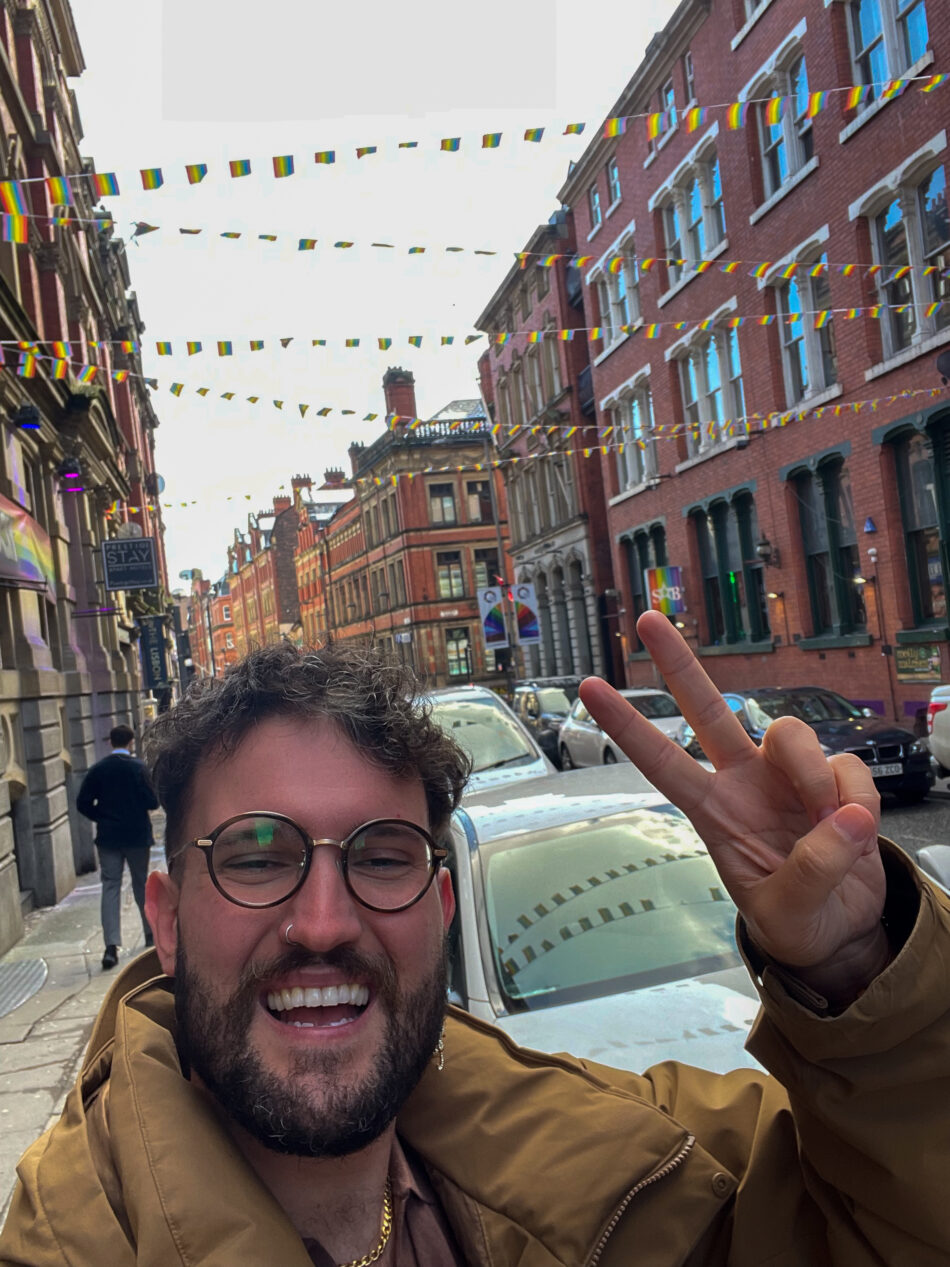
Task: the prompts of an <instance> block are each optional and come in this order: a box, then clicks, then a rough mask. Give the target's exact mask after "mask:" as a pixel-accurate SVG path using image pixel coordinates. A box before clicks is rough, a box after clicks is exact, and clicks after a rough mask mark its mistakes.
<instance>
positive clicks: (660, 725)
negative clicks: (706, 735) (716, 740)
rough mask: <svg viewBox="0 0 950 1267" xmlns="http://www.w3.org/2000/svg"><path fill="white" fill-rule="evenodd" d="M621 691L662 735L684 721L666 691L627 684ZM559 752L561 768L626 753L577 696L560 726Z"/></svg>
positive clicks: (604, 762)
mask: <svg viewBox="0 0 950 1267" xmlns="http://www.w3.org/2000/svg"><path fill="white" fill-rule="evenodd" d="M620 694H621V695H622V696H623V698H624V699H625V700H629V701H630V703H631V704H632V705H633V707H634V708H635V709H636V710H637V712H638V713H642V714H643V716H644V717H645V718H646V719H647V721H650V722H652V723H653V725H654V726H656V728H657V729H658V730H660V731H662V732H663V734H664V735H666V736H667V737H668V738H670V739H675V738H676V737H677V733H678V731H679V729H680V727H681V726H682V725H683V714H682V713H681V712H680V707H679V704H677V702H676V700H675V699H674V698H673V696H672V695H670V694H669V693H668V692H667V691H658V690H653V689H650V688H647V687H630V688H629V689H627V690H624V691H620ZM558 755H559V756H560V758H561V768H562V769H564V770H576V769H579V768H580V767H582V766H589V765H611V764H612V763H613V762H615V761H627V760H628V757H627V754H626V753H625V752H624V751H623V749H622V748H618V747H617V745H616V744H615V743H614V741H613V740H612V739H611V737H610V736H609V735H608V734H607V733H606V732H605V731H603V730H601V728H600V727H599V726H598V725H597V723H596V722H595V721H594V719H593V717H591V715H590V713H589V712H588V711H587V709H586V708H585V707H584V702H583V700H580V699H577V700H575V701H574V704H573V706H572V708H571V711H570V712H569V713H568V715H567V718H566V719H565V721H564V723H563V724H562V726H561V730H560V733H559V735H558Z"/></svg>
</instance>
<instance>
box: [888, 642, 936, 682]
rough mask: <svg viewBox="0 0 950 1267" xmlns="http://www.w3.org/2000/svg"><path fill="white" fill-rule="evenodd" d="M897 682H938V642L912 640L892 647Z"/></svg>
mask: <svg viewBox="0 0 950 1267" xmlns="http://www.w3.org/2000/svg"><path fill="white" fill-rule="evenodd" d="M894 667H895V668H896V670H897V680H898V682H940V681H942V680H943V675H942V672H941V669H940V644H939V643H937V642H914V643H909V644H908V645H906V646H902V647H895V648H894Z"/></svg>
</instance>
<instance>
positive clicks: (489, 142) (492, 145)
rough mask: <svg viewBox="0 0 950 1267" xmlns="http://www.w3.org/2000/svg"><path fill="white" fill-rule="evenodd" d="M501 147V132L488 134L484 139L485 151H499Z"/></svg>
mask: <svg viewBox="0 0 950 1267" xmlns="http://www.w3.org/2000/svg"><path fill="white" fill-rule="evenodd" d="M499 145H501V133H500V132H486V133H485V135H484V136H483V137H482V149H483V150H497V149H498V147H499Z"/></svg>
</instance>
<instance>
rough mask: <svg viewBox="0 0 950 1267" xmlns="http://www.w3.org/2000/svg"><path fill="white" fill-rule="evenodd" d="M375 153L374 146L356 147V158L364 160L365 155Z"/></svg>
mask: <svg viewBox="0 0 950 1267" xmlns="http://www.w3.org/2000/svg"><path fill="white" fill-rule="evenodd" d="M375 153H376V146H375V145H358V146H357V147H356V157H357V158H365V157H366V155H367V154H375Z"/></svg>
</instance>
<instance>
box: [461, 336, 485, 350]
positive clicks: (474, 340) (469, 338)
mask: <svg viewBox="0 0 950 1267" xmlns="http://www.w3.org/2000/svg"><path fill="white" fill-rule="evenodd" d="M481 337H482V336H481V335H480V334H467V335H466V336H465V346H466V347H468V345H469V344H470V343H477V342H478V340H479V339H480V338H481Z"/></svg>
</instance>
